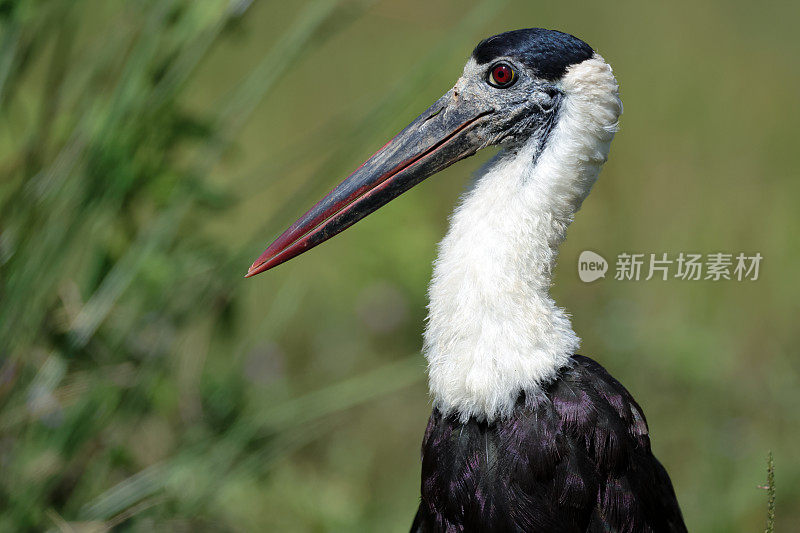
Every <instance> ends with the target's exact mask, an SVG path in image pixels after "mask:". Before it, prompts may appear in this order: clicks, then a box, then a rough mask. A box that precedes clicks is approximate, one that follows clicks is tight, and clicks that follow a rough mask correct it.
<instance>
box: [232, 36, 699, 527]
mask: <svg viewBox="0 0 800 533" xmlns="http://www.w3.org/2000/svg"><path fill="white" fill-rule="evenodd" d="M621 112H622V104H621V102H620V99H619V91H618V86H617V81H616V79H615V78H614V75H613V74H612V71H611V67H609V65H608V64H607V63H606V62H605V61H604V60H603V58H602V57H600V56H599V55H598V54H596V53H595V52H594V50H592V48H591V47H589V45H587V44H586V43H584V42H583V41H581V40H580V39H577V38H576V37H573V36H571V35H567V34H565V33H561V32H557V31H551V30H545V29H538V28H537V29H525V30H517V31H511V32H507V33H503V34H500V35H496V36H494V37H491V38H489V39H486V40H484V41H482V42H481V43H479V44H478V46H477V47H476V48H475V50H474V51H473V52H472V56H471V57H470V58H469V60H468V62H467V64H466V66H465V67H464V72H463V74H462V76H461V77H460V78H459V79H458V81H457V82H456V84H455V86H454V87H453V88H452V89H450V90H449V91H448V92H447V93H446V94H445V95H444V96H443V97H442V98H440V99H439V100H438V101H437V102H436V103H434V104H433V105H432V106H431V107H430V108H429V109H428V110H426V111H425V112H424V113H422V114H421V115H420V116H419V117H418V118H417V119H415V120H414V121H413V122H412V123H411V124H409V125H408V126H407V127H406V128H405V129H404V130H403V131H401V132H400V133H399V134H398V135H397V136H396V137H395V138H394V139H392V140H391V141H389V143H388V144H386V145H385V146H384V147H383V148H381V149H380V150H378V152H377V153H375V155H373V156H372V157H370V158H369V159H368V160H367V161H366V162H365V163H364V164H363V165H362V166H361V167H359V168H358V169H357V170H356V171H355V172H353V174H351V175H350V176H349V177H348V178H347V179H346V180H344V181H343V182H342V183H341V184H340V185H338V186H337V187H336V188H334V189H333V191H331V192H330V193H329V194H328V195H327V196H325V197H324V198H323V199H322V200H321V201H320V202H319V203H318V204H317V205H315V206H314V207H313V208H311V210H309V211H308V212H307V213H306V214H305V215H303V216H302V217H301V218H300V219H299V220H298V221H297V222H295V223H294V224H293V225H292V226H291V227H290V228H289V229H288V230H286V231H285V232H284V233H283V234H282V235H281V236H280V237H278V238H277V239H276V240H275V242H273V243H272V244H271V245H270V246H269V248H267V250H266V251H265V252H264V254H263V255H261V257H259V258H258V260H256V262H255V263H253V266H252V267H251V268H250V270H249V272H248V274H247V275H248V276H253V275H255V274H258V273H260V272H263V271H265V270H268V269H270V268H273V267H275V266H277V265H279V264H281V263H283V262H285V261H287V260H289V259H291V258H293V257H295V256H297V255H299V254H301V253H303V252H305V251H307V250H309V249H311V248H313V247H314V246H316V245H318V244H320V243H322V242H323V241H325V240H327V239H329V238H331V237H333V236H334V235H336V234H337V233H339V232H341V231H343V230H345V229H346V228H348V227H349V226H351V225H352V224H354V223H356V222H357V221H359V220H360V219H362V218H364V217H366V216H367V215H368V214H370V213H372V212H373V211H375V210H376V209H378V208H380V207H381V206H383V205H384V204H386V203H387V202H389V201H390V200H392V199H394V198H395V197H397V196H399V195H400V194H402V193H403V192H404V191H406V190H408V189H410V188H411V187H413V186H414V185H416V184H418V183H419V182H421V181H422V180H424V179H425V178H427V177H429V176H431V175H432V174H434V173H436V172H438V171H440V170H442V169H443V168H445V167H447V166H449V165H451V164H453V163H455V162H456V161H459V160H461V159H464V158H465V157H468V156H471V155H473V154H475V153H476V152H477V151H478V150H480V149H481V148H484V147H486V146H490V145H500V146H501V147H502V150H501V151H500V152H499V153H498V154H497V156H496V157H494V159H492V160H491V162H489V163H488V164H487V165H486V166H485V167H484V168H483V170H482V171H481V172H480V173H479V175H478V176H477V179H476V180H475V182H474V184H473V185H472V186H471V188H470V189H469V190H468V192H466V193H465V195H464V197H463V198H462V200H461V202H460V203H459V205H458V207H457V208H456V210H455V213H454V214H453V216H452V220H451V224H450V229H449V231H448V233H447V235H446V236H445V238H444V240H443V241H442V242H441V245H440V247H439V255H438V258H437V259H436V261H435V263H434V272H433V280H432V281H431V284H430V290H429V295H430V305H429V310H430V312H429V316H428V322H427V327H426V329H425V334H424V339H425V341H424V353H425V356H426V357H427V359H428V370H429V375H430V376H429V383H430V391H431V395H432V397H433V405H434V407H433V413H432V414H431V417H430V420H429V423H428V428H427V430H426V432H425V437H424V441H423V445H422V497H421V503H420V506H419V510H418V512H417V515H416V517H415V519H414V522H413V525H412V531H526V532H527V531H546V532H572V531H576V532H577V531H598V532H599V531H603V532H608V531H629V532H639V531H653V532H656V531H685V530H686V527H685V525H684V523H683V519H682V517H681V511H680V508H679V507H678V503H677V500H676V498H675V493H674V491H673V488H672V483H671V481H670V478H669V476H668V475H667V472H666V470H665V469H664V468H663V467H662V466H661V464H660V463H659V462H658V460H657V459H656V458H655V457H654V456H653V454H652V452H651V451H650V438H649V435H648V427H647V422H646V421H645V417H644V414H643V413H642V410H641V408H640V407H639V405H638V404H637V403H636V401H635V400H634V399H633V398H632V397H631V395H630V393H628V391H627V390H626V389H625V388H624V387H623V386H622V385H621V384H620V383H619V382H618V381H617V380H616V379H614V378H613V377H611V376H610V375H609V374H608V373H607V372H606V371H605V369H604V368H603V367H602V366H600V365H599V364H598V363H596V362H594V361H593V360H591V359H589V358H588V357H583V356H580V355H574V354H575V351H576V349H577V348H578V343H579V339H578V337H577V336H576V335H575V333H574V332H573V330H572V328H571V325H570V321H569V318H568V316H567V314H566V312H565V311H564V310H563V309H562V308H560V307H558V306H557V305H556V303H555V302H554V301H553V299H552V298H551V296H550V293H549V287H550V285H551V275H552V271H553V268H554V266H555V262H556V256H557V254H558V247H559V245H560V244H561V242H562V241H563V240H564V237H565V232H566V229H567V226H568V225H569V224H570V222H571V221H572V219H573V216H574V215H575V212H576V211H577V210H578V208H579V207H580V205H581V203H582V202H583V200H584V198H586V196H587V194H588V193H589V191H590V190H591V188H592V185H593V184H594V182H595V180H596V178H597V175H598V173H599V172H600V168H601V167H602V166H603V163H604V162H605V161H606V158H607V155H608V152H609V146H610V143H611V139H612V138H613V137H614V133H615V131H616V130H617V123H618V119H619V116H620V114H621Z"/></svg>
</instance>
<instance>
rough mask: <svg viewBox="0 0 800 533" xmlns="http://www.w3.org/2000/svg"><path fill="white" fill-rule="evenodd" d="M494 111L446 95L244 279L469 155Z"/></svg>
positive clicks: (306, 217)
mask: <svg viewBox="0 0 800 533" xmlns="http://www.w3.org/2000/svg"><path fill="white" fill-rule="evenodd" d="M492 112H493V110H492V109H488V108H484V109H477V108H476V106H474V105H471V104H469V103H467V102H465V101H464V100H462V101H460V102H459V101H458V100H457V97H456V96H455V95H454V93H453V91H451V92H449V93H447V94H446V95H445V96H443V97H442V98H440V99H439V100H438V101H437V102H436V103H435V104H434V105H432V106H431V107H430V108H429V109H428V110H427V111H425V112H424V113H422V114H421V115H420V116H419V117H417V119H416V120H414V121H413V122H412V123H411V124H409V125H408V126H406V128H405V129H403V131H401V132H400V133H399V134H398V135H397V136H396V137H395V138H394V139H392V140H391V141H389V142H388V143H387V144H386V145H385V146H384V147H383V148H381V149H380V150H378V151H377V152H376V153H375V154H374V155H373V156H372V157H370V158H369V159H368V160H367V161H366V162H365V163H364V164H362V165H361V166H360V167H358V169H356V171H355V172H353V173H352V174H351V175H350V176H349V177H348V178H347V179H345V180H344V181H343V182H342V183H340V184H339V185H337V186H336V188H334V189H333V190H332V191H331V192H330V193H328V195H327V196H325V197H324V198H323V199H322V200H321V201H320V202H319V203H317V205H315V206H314V207H312V208H311V209H310V210H309V211H308V212H307V213H306V214H305V215H303V216H302V217H300V219H299V220H297V222H295V223H294V224H292V225H291V227H289V229H287V230H286V231H284V232H283V234H281V236H280V237H278V238H277V239H275V241H274V242H273V243H272V244H270V245H269V248H267V250H266V251H265V252H264V253H263V254H261V257H259V258H258V259H256V261H255V262H254V263H253V266H251V267H250V270H249V271H248V272H247V276H245V277H250V276H255V275H256V274H259V273H261V272H264V271H265V270H269V269H270V268H273V267H275V266H277V265H280V264H281V263H283V262H285V261H288V260H289V259H291V258H293V257H296V256H298V255H300V254H302V253H303V252H305V251H308V250H310V249H311V248H313V247H314V246H316V245H318V244H320V243H322V242H324V241H326V240H328V239H330V238H331V237H333V236H334V235H336V234H337V233H340V232H342V231H344V230H345V229H347V228H349V227H350V226H352V225H353V224H355V223H356V222H358V221H359V220H361V219H362V218H364V217H366V216H367V215H369V214H370V213H372V212H373V211H375V210H377V209H378V208H380V207H382V206H383V205H385V204H387V203H388V202H389V201H391V200H393V199H394V198H396V197H397V196H399V195H400V194H402V193H404V192H405V191H407V190H408V189H410V188H411V187H413V186H414V185H416V184H418V183H419V182H421V181H422V180H424V179H425V178H427V177H429V176H431V175H433V174H435V173H436V172H439V171H440V170H442V169H444V168H446V167H448V166H450V165H452V164H453V163H455V162H456V161H459V160H461V159H464V158H465V157H468V156H471V155H473V154H474V153H475V152H477V151H478V150H479V149H480V148H481V147H482V146H484V145H485V144H486V142H485V141H484V140H483V138H482V136H481V135H480V133H479V132H478V131H477V130H478V128H476V126H477V125H478V124H479V123H480V122H481V121H482V119H483V118H484V117H486V116H487V115H489V114H491V113H492Z"/></svg>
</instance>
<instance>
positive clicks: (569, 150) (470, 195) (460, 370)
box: [424, 55, 622, 421]
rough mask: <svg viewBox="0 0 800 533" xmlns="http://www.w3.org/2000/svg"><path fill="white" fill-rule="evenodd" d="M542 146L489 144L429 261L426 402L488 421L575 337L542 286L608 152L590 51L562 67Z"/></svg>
mask: <svg viewBox="0 0 800 533" xmlns="http://www.w3.org/2000/svg"><path fill="white" fill-rule="evenodd" d="M561 85H562V90H563V91H564V94H565V97H564V99H563V100H562V103H561V108H560V110H559V117H558V120H557V123H556V125H555V127H554V129H553V131H552V132H551V133H550V137H549V139H548V141H547V143H546V145H545V148H544V149H543V150H542V151H541V152H540V153H538V154H537V145H538V143H537V141H536V139H532V140H531V141H529V142H528V143H527V144H525V145H524V146H522V147H519V148H517V149H514V150H511V149H506V150H503V151H502V152H500V153H499V154H498V155H497V156H496V157H495V158H494V159H493V160H492V161H491V162H490V163H489V164H488V165H487V166H486V167H485V169H484V170H483V173H482V175H481V176H480V177H479V178H478V179H477V181H476V183H475V185H474V187H473V188H472V189H471V190H470V191H468V192H467V193H466V194H465V196H464V197H463V198H462V201H461V203H460V205H459V206H458V207H457V208H456V210H455V213H454V214H453V216H452V219H451V225H450V230H449V231H448V233H447V235H446V236H445V238H444V239H443V240H442V242H441V244H440V249H439V256H438V258H437V259H436V261H435V263H434V272H433V279H432V280H431V285H430V290H429V296H430V305H429V315H428V324H427V327H426V330H425V347H424V351H425V355H426V357H427V359H428V363H429V374H430V390H431V394H432V396H433V398H434V404H435V406H436V407H437V408H438V409H439V410H441V411H443V412H445V413H451V412H457V413H458V414H459V416H460V417H461V419H462V420H467V419H468V418H470V417H472V416H474V417H477V418H478V419H487V420H490V421H491V420H493V419H495V418H497V417H502V416H505V415H508V414H510V413H511V411H512V409H513V407H514V405H515V404H516V401H517V398H518V397H519V395H520V393H521V392H523V391H524V392H526V393H529V394H532V393H533V394H535V393H536V392H537V391H538V390H540V388H541V387H542V385H543V384H545V383H547V382H548V381H550V380H552V379H553V378H554V377H555V376H556V374H557V372H558V370H559V369H560V368H562V367H563V366H564V365H566V364H568V362H569V359H570V356H571V355H572V354H573V353H575V350H576V349H577V348H578V345H579V342H580V339H579V338H578V337H577V336H576V335H575V333H574V332H573V331H572V327H571V325H570V321H569V318H568V316H567V313H566V312H565V311H564V310H563V309H561V308H559V307H558V306H557V305H556V304H555V302H554V301H553V299H552V297H551V296H550V292H549V289H550V285H551V279H552V271H553V268H554V267H555V263H556V257H557V254H558V247H559V245H560V244H561V242H562V241H563V240H564V238H565V235H566V229H567V226H568V225H569V224H570V222H571V221H572V219H573V216H574V214H575V212H576V211H577V210H578V208H579V207H580V205H581V202H582V201H583V200H584V198H585V197H586V195H587V194H588V193H589V191H590V189H591V187H592V185H593V184H594V181H595V179H596V178H597V174H598V173H599V171H600V168H601V167H602V165H603V163H604V162H605V160H606V157H607V155H608V150H609V145H610V142H611V139H612V138H613V136H614V132H615V131H616V125H617V120H618V117H619V114H620V113H621V111H622V107H621V103H620V101H619V97H618V91H617V84H616V81H615V80H614V76H613V74H612V73H611V68H610V67H609V66H608V65H607V64H606V63H605V62H604V61H603V59H602V58H601V57H599V56H597V55H595V56H594V57H593V58H591V59H589V60H587V61H584V62H583V63H581V64H579V65H575V66H573V67H571V69H570V70H569V71H568V72H567V74H566V75H565V76H564V78H563V79H562V82H561Z"/></svg>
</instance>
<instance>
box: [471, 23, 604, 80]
mask: <svg viewBox="0 0 800 533" xmlns="http://www.w3.org/2000/svg"><path fill="white" fill-rule="evenodd" d="M592 54H594V50H592V47H591V46H589V45H588V44H586V43H585V42H583V41H581V40H580V39H578V38H577V37H573V36H572V35H569V34H567V33H562V32H560V31H555V30H545V29H543V28H529V29H526V30H514V31H508V32H505V33H501V34H499V35H495V36H494V37H489V38H488V39H484V40H483V41H481V42H480V43H478V46H476V47H475V50H474V51H473V52H472V57H473V58H475V61H477V62H478V64H480V65H483V64H484V63H489V62H490V61H494V60H495V59H498V58H501V57H513V58H515V59H517V60H519V61H521V62H522V63H524V64H525V65H526V66H528V67H530V68H531V69H533V70H534V71H535V72H536V74H537V75H538V76H539V77H541V78H542V79H545V80H551V81H552V80H557V79H558V78H560V77H561V76H563V75H564V72H566V71H567V68H568V67H569V66H570V65H575V64H577V63H580V62H581V61H584V60H585V59H589V58H590V57H592Z"/></svg>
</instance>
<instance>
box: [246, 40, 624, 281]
mask: <svg viewBox="0 0 800 533" xmlns="http://www.w3.org/2000/svg"><path fill="white" fill-rule="evenodd" d="M592 57H596V56H595V54H594V52H593V50H592V48H591V47H589V45H587V44H586V43H584V42H583V41H581V40H580V39H578V38H576V37H573V36H571V35H568V34H565V33H561V32H558V31H552V30H545V29H540V28H533V29H525V30H516V31H510V32H506V33H502V34H499V35H495V36H494V37H491V38H489V39H485V40H483V41H481V42H480V43H479V44H478V46H477V47H476V48H475V50H474V51H473V52H472V55H471V56H470V58H469V60H468V61H467V64H466V65H465V67H464V71H463V74H462V75H461V77H460V78H459V79H458V81H457V82H456V84H455V85H454V87H453V88H452V89H450V90H449V91H448V92H447V93H446V94H445V95H444V96H442V97H441V98H440V99H439V100H437V101H436V102H435V103H434V104H433V105H432V106H430V107H429V108H428V109H427V110H426V111H424V112H423V113H422V114H421V115H419V117H417V118H416V119H415V120H414V121H413V122H411V124H409V125H408V126H406V127H405V128H404V129H403V130H402V131H401V132H400V133H399V134H397V136H395V137H394V138H393V139H392V140H390V141H389V142H388V143H387V144H386V145H384V146H383V148H381V149H380V150H378V151H377V152H376V153H375V154H374V155H373V156H372V157H370V158H369V159H368V160H367V161H366V162H364V163H363V164H362V165H361V166H360V167H359V168H358V169H356V170H355V171H354V172H353V173H352V174H351V175H350V176H349V177H347V178H346V179H345V180H344V181H343V182H342V183H340V184H339V185H337V186H336V187H335V188H334V189H333V190H332V191H331V192H330V193H328V194H327V195H326V196H325V197H324V198H323V199H322V200H320V201H319V202H318V203H317V204H316V205H315V206H314V207H312V208H311V209H310V210H309V211H308V212H306V213H305V214H304V215H303V216H302V217H300V219H298V220H297V221H296V222H295V223H294V224H292V225H291V226H290V227H289V228H288V229H287V230H286V231H285V232H283V233H282V234H281V235H280V236H279V237H278V238H277V239H276V240H275V241H274V242H273V243H272V244H270V246H269V247H268V248H267V250H266V251H265V252H264V253H263V254H262V255H261V256H260V257H259V258H258V259H257V260H256V261H255V262H254V263H253V265H252V266H251V267H250V270H249V271H248V273H247V277H250V276H254V275H256V274H258V273H261V272H264V271H265V270H269V269H270V268H273V267H275V266H277V265H279V264H281V263H283V262H285V261H288V260H289V259H291V258H293V257H296V256H298V255H300V254H301V253H303V252H305V251H307V250H309V249H311V248H313V247H315V246H317V245H318V244H320V243H322V242H324V241H326V240H328V239H330V238H331V237H333V236H334V235H336V234H338V233H340V232H342V231H344V230H345V229H347V228H348V227H350V226H352V225H353V224H355V223H356V222H358V221H359V220H361V219H362V218H364V217H366V216H367V215H369V214H370V213H372V212H374V211H375V210H377V209H379V208H380V207H382V206H383V205H385V204H386V203H388V202H389V201H391V200H392V199H394V198H396V197H397V196H399V195H400V194H402V193H403V192H405V191H407V190H408V189H410V188H411V187H413V186H414V185H416V184H418V183H420V182H421V181H423V180H424V179H426V178H428V177H430V176H431V175H433V174H435V173H437V172H439V171H440V170H442V169H444V168H446V167H448V166H450V165H452V164H453V163H455V162H457V161H459V160H461V159H464V158H466V157H469V156H471V155H474V154H475V153H476V152H477V151H478V150H480V149H481V148H484V147H487V146H491V145H497V144H502V145H504V146H513V145H514V144H515V143H522V142H527V141H528V140H530V139H531V138H532V137H533V136H535V138H537V139H538V140H539V142H541V143H544V142H546V140H547V136H548V134H549V132H550V131H551V130H552V128H553V127H554V126H555V125H556V124H557V123H558V120H559V111H560V108H561V104H562V102H563V101H564V99H565V98H566V97H568V96H569V92H570V91H571V90H573V91H574V90H581V88H580V87H577V88H576V87H574V86H575V84H574V83H573V84H565V83H564V78H565V75H566V74H567V73H568V71H569V70H570V68H571V67H573V66H574V65H578V64H581V63H583V62H585V61H587V60H590V59H591V58H592ZM603 64H604V63H603ZM609 72H610V70H609ZM612 79H613V77H612ZM615 119H616V117H614V120H615Z"/></svg>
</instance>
